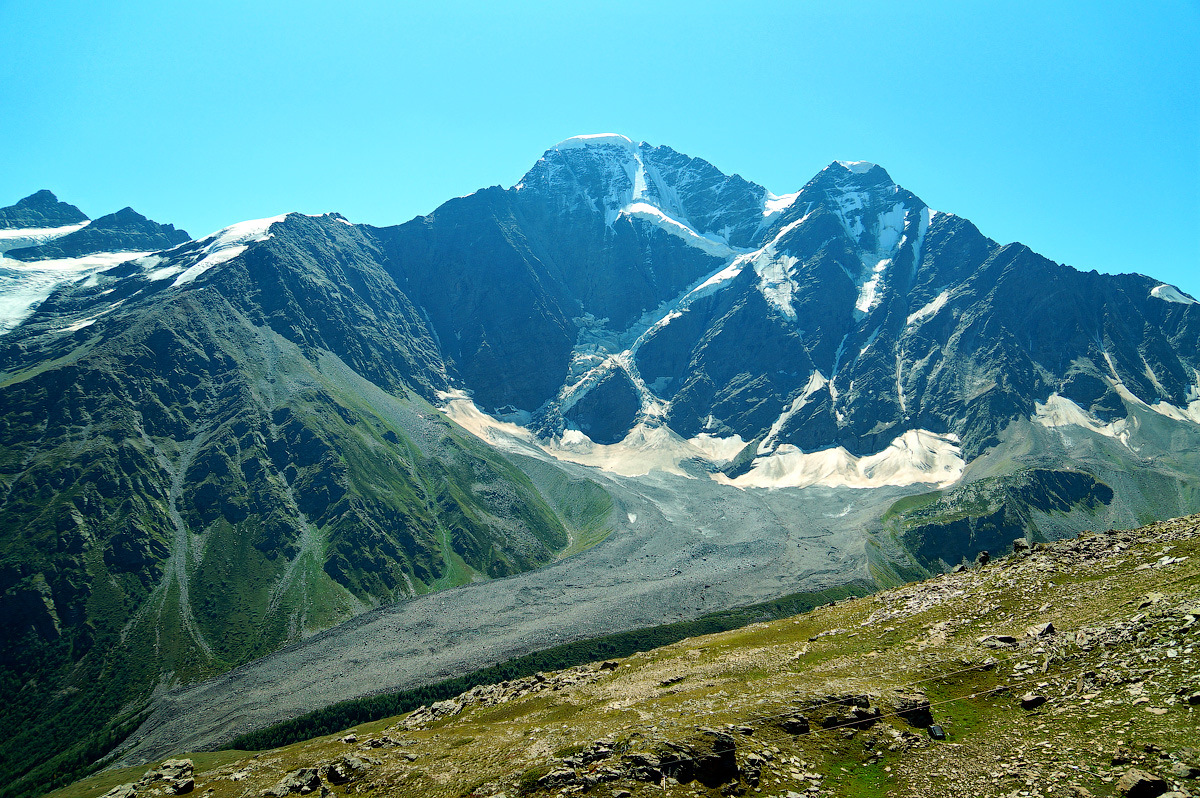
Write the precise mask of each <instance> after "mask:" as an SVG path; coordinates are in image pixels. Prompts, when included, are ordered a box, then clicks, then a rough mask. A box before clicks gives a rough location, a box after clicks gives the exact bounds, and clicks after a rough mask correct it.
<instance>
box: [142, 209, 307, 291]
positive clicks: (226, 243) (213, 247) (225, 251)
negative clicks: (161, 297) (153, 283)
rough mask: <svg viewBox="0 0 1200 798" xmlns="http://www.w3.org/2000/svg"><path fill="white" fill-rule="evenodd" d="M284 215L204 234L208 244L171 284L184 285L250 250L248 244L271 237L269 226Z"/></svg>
mask: <svg viewBox="0 0 1200 798" xmlns="http://www.w3.org/2000/svg"><path fill="white" fill-rule="evenodd" d="M286 218H287V214H286V213H285V214H281V215H279V216H271V217H269V218H266V219H250V220H249V221H245V222H238V223H237V224H232V225H230V226H229V227H226V228H225V229H223V230H218V231H217V232H215V233H213V234H211V235H209V236H207V237H206V240H208V241H209V243H208V244H206V245H205V247H204V256H203V257H202V258H201V259H200V260H198V261H196V262H195V263H193V264H192V265H191V266H189V267H187V268H186V269H183V271H182V272H181V273H180V274H179V276H178V277H176V278H175V282H173V283H171V287H172V288H176V287H178V286H181V285H186V284H187V283H190V282H192V281H193V280H195V279H196V278H197V277H199V276H200V275H202V274H204V273H205V272H206V271H208V270H209V269H211V268H213V267H214V266H219V265H221V264H222V263H225V262H226V261H230V260H233V259H234V258H236V257H237V256H238V255H241V254H242V253H243V252H245V251H246V250H247V249H249V247H250V245H251V244H253V243H255V242H258V241H266V240H267V239H268V238H270V237H271V233H269V232H268V230H270V228H271V225H273V224H275V223H276V222H282V221H283V220H284V219H286ZM210 239H211V240H210ZM168 276H169V275H168ZM159 279H165V277H160V278H159Z"/></svg>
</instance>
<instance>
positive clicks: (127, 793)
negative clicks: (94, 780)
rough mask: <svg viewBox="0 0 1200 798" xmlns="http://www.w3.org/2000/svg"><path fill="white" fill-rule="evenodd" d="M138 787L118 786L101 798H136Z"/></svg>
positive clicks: (132, 785)
mask: <svg viewBox="0 0 1200 798" xmlns="http://www.w3.org/2000/svg"><path fill="white" fill-rule="evenodd" d="M136 797H137V785H135V784H118V785H117V786H116V787H113V788H112V789H111V790H109V791H108V792H106V793H104V795H102V796H100V798H136Z"/></svg>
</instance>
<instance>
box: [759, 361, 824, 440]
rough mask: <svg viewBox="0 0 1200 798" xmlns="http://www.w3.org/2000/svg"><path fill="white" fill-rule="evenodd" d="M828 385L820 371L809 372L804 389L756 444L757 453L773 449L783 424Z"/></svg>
mask: <svg viewBox="0 0 1200 798" xmlns="http://www.w3.org/2000/svg"><path fill="white" fill-rule="evenodd" d="M828 387H829V380H827V379H825V375H823V374H821V372H819V371H814V372H813V373H812V374H810V375H809V377H808V382H807V383H805V385H804V389H803V390H802V391H800V395H799V396H797V397H796V398H795V399H793V400H792V403H791V404H790V405H788V407H787V408H786V409H785V410H784V411H783V412H782V413H780V414H779V418H777V419H775V423H774V424H772V425H771V429H770V430H768V432H767V437H765V438H763V442H762V443H760V444H759V445H758V454H760V455H763V454H767V453H768V452H770V451H771V450H773V449H774V448H775V442H776V439H777V438H778V437H779V433H780V432H782V431H783V428H784V426H786V425H787V423H788V421H790V420H791V418H792V416H794V415H796V414H797V413H799V412H800V411H801V410H803V409H804V406H805V405H807V404H808V403H809V402H810V401H811V400H812V397H813V395H814V394H816V393H818V392H820V391H821V390H823V389H828ZM831 396H832V394H831Z"/></svg>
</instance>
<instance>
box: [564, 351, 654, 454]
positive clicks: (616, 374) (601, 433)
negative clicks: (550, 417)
mask: <svg viewBox="0 0 1200 798" xmlns="http://www.w3.org/2000/svg"><path fill="white" fill-rule="evenodd" d="M640 407H641V397H640V396H639V395H638V391H637V386H635V385H634V384H633V382H632V381H631V380H630V379H629V375H628V374H626V373H625V372H624V371H622V370H621V369H612V370H610V371H609V372H608V373H607V374H606V375H605V376H604V377H602V378H601V379H600V381H599V382H598V383H597V384H596V386H595V387H593V388H592V389H591V390H589V391H588V392H587V393H586V394H584V396H583V398H582V399H580V400H579V401H578V402H577V403H575V404H574V405H572V406H571V408H570V409H569V410H568V411H567V412H566V413H565V414H564V415H565V416H566V418H567V419H568V420H569V421H571V422H572V423H574V424H576V425H577V426H578V428H579V429H580V430H582V431H583V432H584V433H585V434H586V435H587V436H588V437H589V438H591V439H592V440H593V441H595V442H596V443H602V444H608V443H617V442H619V441H621V440H623V439H624V438H625V436H626V435H628V434H629V431H630V430H631V429H633V425H634V422H635V421H636V420H637V412H638V409H639V408H640Z"/></svg>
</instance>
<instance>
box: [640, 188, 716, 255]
mask: <svg viewBox="0 0 1200 798" xmlns="http://www.w3.org/2000/svg"><path fill="white" fill-rule="evenodd" d="M634 191H635V193H636V192H637V187H636V183H635V188H634ZM643 192H644V187H643ZM620 215H623V216H628V217H631V218H634V219H641V220H643V221H646V222H649V223H651V224H653V225H654V226H655V227H657V228H659V229H660V230H664V231H666V232H668V233H670V234H671V235H673V236H676V237H677V238H681V239H683V240H684V241H685V242H687V243H688V244H690V245H691V246H693V247H695V248H697V249H700V250H703V251H704V252H706V253H708V254H709V255H712V256H713V257H715V258H733V257H736V256H737V255H738V252H737V251H736V250H734V249H733V248H731V247H730V246H729V245H728V244H726V243H725V242H723V241H716V240H714V239H712V238H709V237H707V236H702V235H700V234H699V233H697V232H696V231H695V230H693V229H692V228H690V227H688V226H687V225H685V224H683V223H682V222H679V221H677V220H675V219H673V218H671V217H670V216H668V215H667V214H666V213H664V212H663V211H661V210H659V209H658V208H656V207H655V206H653V205H651V204H650V203H648V202H633V203H630V204H629V205H626V206H625V207H624V208H622V209H621V210H620Z"/></svg>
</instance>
